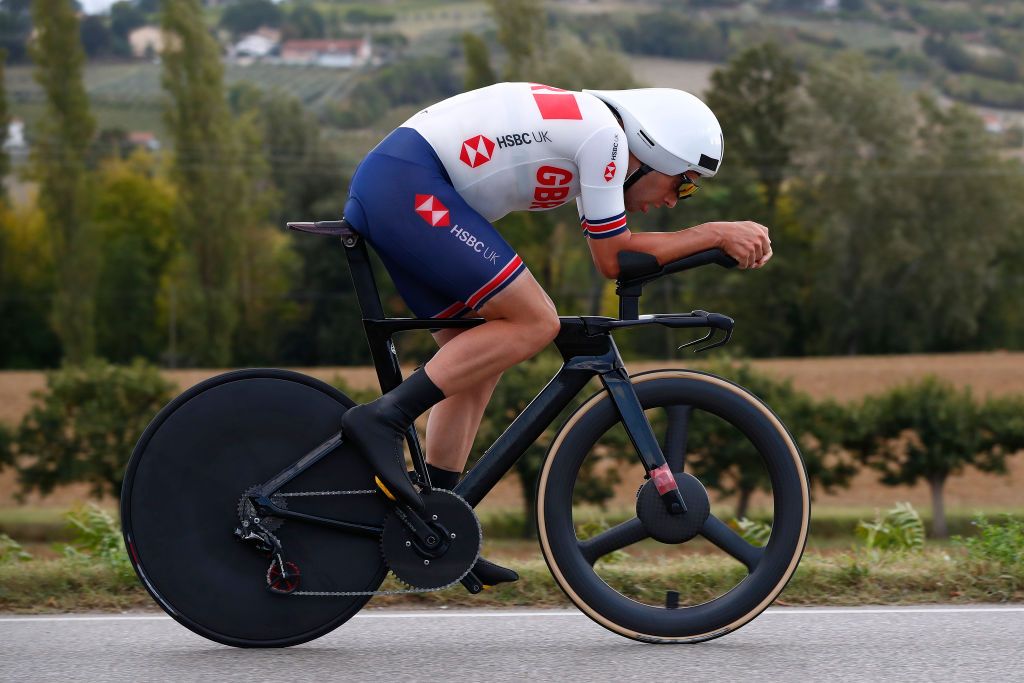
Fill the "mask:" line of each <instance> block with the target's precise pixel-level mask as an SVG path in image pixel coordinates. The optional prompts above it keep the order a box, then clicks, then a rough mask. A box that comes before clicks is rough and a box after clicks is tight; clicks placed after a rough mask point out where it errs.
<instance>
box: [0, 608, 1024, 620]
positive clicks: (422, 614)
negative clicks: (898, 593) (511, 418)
mask: <svg viewBox="0 0 1024 683" xmlns="http://www.w3.org/2000/svg"><path fill="white" fill-rule="evenodd" d="M978 612H1024V606H1021V607H847V608H842V607H811V608H807V607H772V608H771V609H769V610H767V611H765V612H763V613H762V615H769V616H774V615H787V616H793V615H807V614H963V613H970V614H975V613H978ZM582 616H584V615H583V613H582V612H577V611H575V610H564V611H561V610H544V611H542V612H526V611H516V610H496V611H490V610H488V611H482V610H479V611H478V610H471V611H470V610H462V611H447V610H445V611H441V610H424V611H416V612H392V613H383V612H380V613H376V612H369V613H364V614H357V615H356V616H355V617H353V618H354V619H438V618H440V619H446V618H447V619H492V618H496V617H499V618H500V617H582ZM159 620H170V617H169V616H167V615H165V614H153V615H138V614H113V615H104V616H64V617H40V616H31V615H26V616H23V617H0V623H17V622H20V623H39V622H66V621H159Z"/></svg>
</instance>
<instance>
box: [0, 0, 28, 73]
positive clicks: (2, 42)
mask: <svg viewBox="0 0 1024 683" xmlns="http://www.w3.org/2000/svg"><path fill="white" fill-rule="evenodd" d="M30 5H31V2H30V0H0V48H2V49H4V50H5V51H6V52H7V54H8V56H9V57H10V59H11V62H12V63H18V62H22V61H24V60H25V56H26V54H27V52H26V46H27V43H28V40H29V35H30V34H31V33H32V17H31V11H30V10H31V8H30Z"/></svg>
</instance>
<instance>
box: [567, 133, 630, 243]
mask: <svg viewBox="0 0 1024 683" xmlns="http://www.w3.org/2000/svg"><path fill="white" fill-rule="evenodd" d="M628 159H629V153H628V149H627V147H626V139H625V135H624V134H623V132H622V129H621V128H619V127H618V126H606V127H604V128H601V129H599V130H598V131H596V132H595V133H594V134H593V135H591V136H590V137H589V138H587V140H586V141H585V142H584V143H583V144H582V145H581V146H580V148H579V151H578V152H577V153H576V166H577V168H579V171H580V196H579V199H578V200H577V202H576V206H577V208H578V209H579V212H580V225H581V227H582V228H583V234H584V235H586V236H587V237H589V238H591V239H604V238H607V237H614V236H615V235H620V234H622V233H624V232H625V231H626V229H627V228H626V205H625V201H624V198H623V195H622V184H623V183H624V182H625V180H626V166H627V163H628Z"/></svg>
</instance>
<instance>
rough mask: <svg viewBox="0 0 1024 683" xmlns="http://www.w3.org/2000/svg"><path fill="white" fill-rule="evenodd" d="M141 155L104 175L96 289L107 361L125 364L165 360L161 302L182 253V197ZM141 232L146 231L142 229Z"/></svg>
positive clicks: (98, 200) (117, 164)
mask: <svg viewBox="0 0 1024 683" xmlns="http://www.w3.org/2000/svg"><path fill="white" fill-rule="evenodd" d="M153 169H154V161H153V160H152V159H150V158H149V157H148V155H146V154H144V153H138V154H137V155H136V156H134V157H132V158H131V159H130V160H128V161H119V160H117V161H112V162H109V163H108V164H107V165H105V166H104V168H103V169H102V170H101V172H100V174H99V181H98V187H97V191H96V209H95V214H94V217H95V221H96V226H97V232H98V236H99V240H100V243H101V244H102V249H103V253H102V265H101V267H100V272H99V278H98V282H97V287H96V298H97V302H96V327H97V349H98V352H99V355H101V356H103V357H104V358H107V359H108V360H111V361H114V362H118V363H125V362H128V361H131V360H132V359H133V358H135V357H137V356H141V357H144V358H147V359H150V360H155V359H157V358H159V357H160V353H161V351H163V349H164V344H165V341H166V338H167V335H166V334H165V331H164V329H162V326H161V325H160V319H159V317H160V312H159V309H158V305H157V304H158V301H159V299H160V297H161V292H162V288H163V286H164V280H165V279H166V277H167V270H168V267H169V265H170V262H171V258H172V256H173V255H174V252H175V249H176V247H177V244H176V241H175V237H174V209H175V203H174V192H173V189H172V188H171V186H170V185H169V183H168V182H167V181H166V180H165V179H162V178H160V177H158V176H156V175H155V174H154V173H153ZM140 226H144V228H143V229H140Z"/></svg>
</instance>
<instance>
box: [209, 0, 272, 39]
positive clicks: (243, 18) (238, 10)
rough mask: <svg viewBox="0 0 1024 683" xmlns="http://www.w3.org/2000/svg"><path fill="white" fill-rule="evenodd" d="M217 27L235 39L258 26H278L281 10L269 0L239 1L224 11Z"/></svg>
mask: <svg viewBox="0 0 1024 683" xmlns="http://www.w3.org/2000/svg"><path fill="white" fill-rule="evenodd" d="M219 25H220V27H221V28H224V29H227V30H228V31H231V33H232V34H233V35H235V36H236V37H237V36H239V35H242V34H245V33H251V32H252V31H255V30H256V29H258V28H259V27H260V26H280V25H281V9H280V8H279V7H278V6H277V5H275V4H274V3H273V2H271V1H270V0H239V2H236V3H234V4H232V5H228V6H227V7H226V8H225V9H224V13H223V14H221V15H220V24H219Z"/></svg>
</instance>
